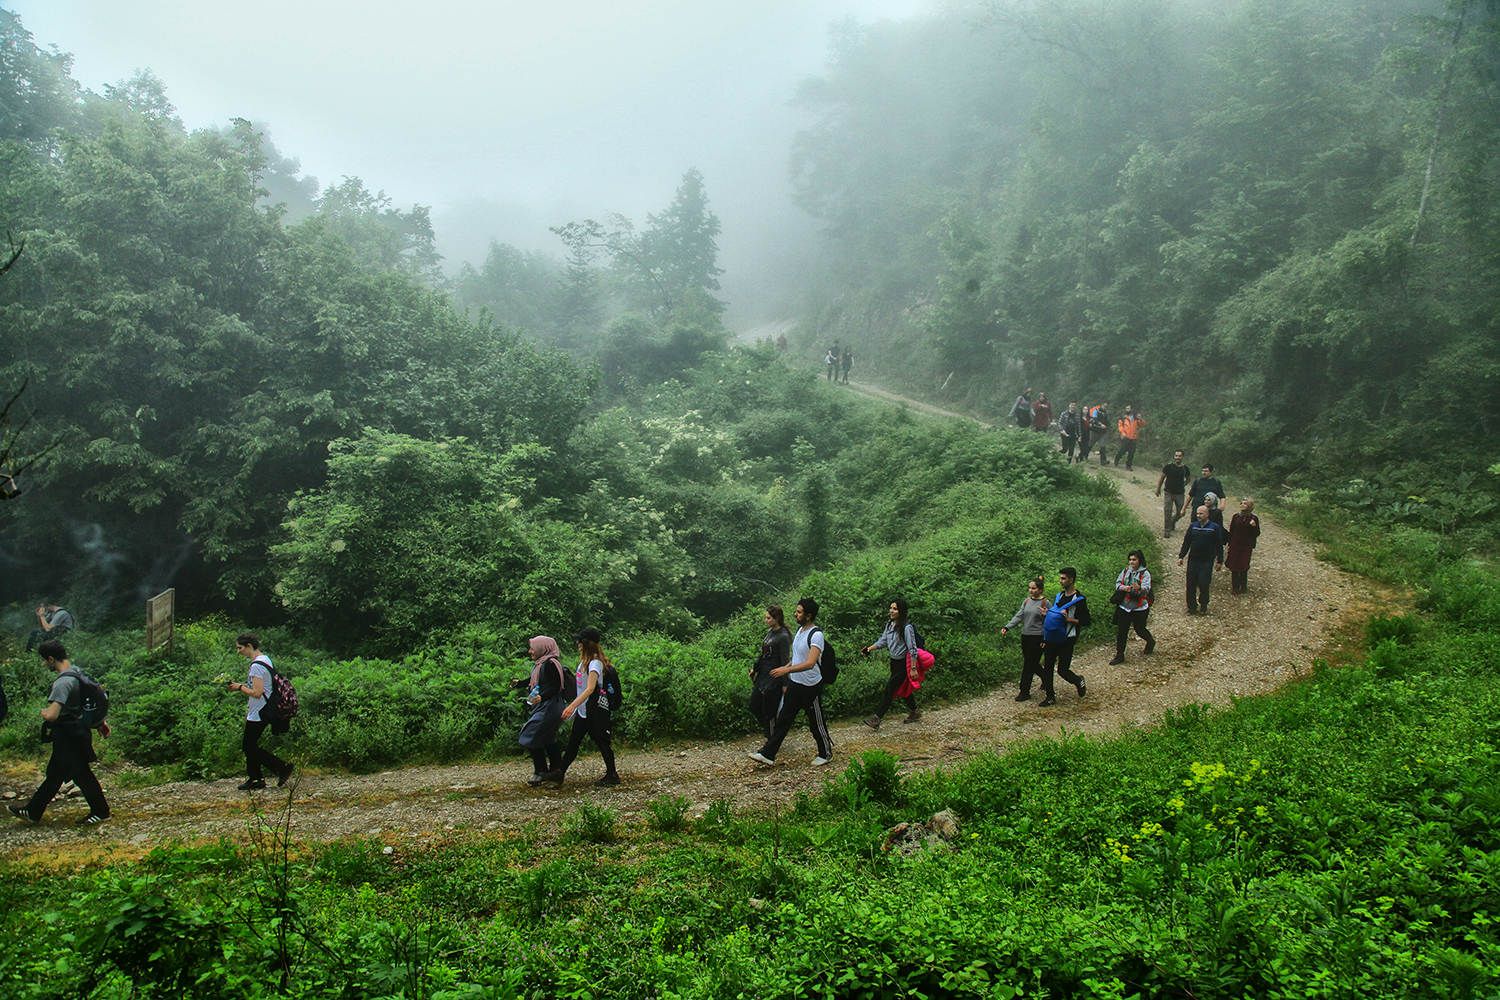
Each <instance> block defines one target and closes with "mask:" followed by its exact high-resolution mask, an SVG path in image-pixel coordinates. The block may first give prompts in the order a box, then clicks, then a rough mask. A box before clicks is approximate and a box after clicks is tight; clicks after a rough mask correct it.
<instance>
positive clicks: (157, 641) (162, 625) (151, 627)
mask: <svg viewBox="0 0 1500 1000" xmlns="http://www.w3.org/2000/svg"><path fill="white" fill-rule="evenodd" d="M176 596H177V591H176V590H170V589H169V590H163V591H162V592H161V593H160V594H157V595H156V596H155V597H153V598H151V599H150V600H148V601H147V602H146V651H147V652H148V653H149V652H151V651H153V650H156V649H159V648H161V647H162V646H166V647H167V652H169V653H170V652H171V651H172V606H173V604H174V603H175V601H176Z"/></svg>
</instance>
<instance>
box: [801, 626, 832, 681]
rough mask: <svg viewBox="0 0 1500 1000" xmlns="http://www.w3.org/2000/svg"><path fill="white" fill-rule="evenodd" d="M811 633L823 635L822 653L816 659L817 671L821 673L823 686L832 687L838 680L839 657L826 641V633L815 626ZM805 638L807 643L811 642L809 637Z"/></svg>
mask: <svg viewBox="0 0 1500 1000" xmlns="http://www.w3.org/2000/svg"><path fill="white" fill-rule="evenodd" d="M813 631H814V632H822V633H823V653H822V655H820V656H819V657H818V669H819V670H821V671H822V672H823V686H824V687H832V686H833V684H834V682H835V681H837V680H838V679H839V656H838V654H837V653H835V652H834V651H833V643H831V642H829V641H828V633H827V632H823V630H822V629H820V628H818V627H817V626H816V625H814V626H813ZM807 638H808V641H809V642H811V641H812V636H811V635H809V636H808V637H807Z"/></svg>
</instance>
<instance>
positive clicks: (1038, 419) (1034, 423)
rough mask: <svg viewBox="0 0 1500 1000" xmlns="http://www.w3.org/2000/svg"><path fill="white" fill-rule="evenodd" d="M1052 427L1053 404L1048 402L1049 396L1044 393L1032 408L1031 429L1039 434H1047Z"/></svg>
mask: <svg viewBox="0 0 1500 1000" xmlns="http://www.w3.org/2000/svg"><path fill="white" fill-rule="evenodd" d="M1051 426H1052V404H1051V403H1049V402H1047V394H1046V393H1045V392H1044V393H1042V394H1041V395H1040V396H1038V397H1037V400H1036V404H1035V405H1033V406H1032V408H1031V427H1032V429H1033V430H1035V431H1036V432H1038V433H1045V432H1046V430H1047V428H1049V427H1051Z"/></svg>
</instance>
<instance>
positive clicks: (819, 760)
mask: <svg viewBox="0 0 1500 1000" xmlns="http://www.w3.org/2000/svg"><path fill="white" fill-rule="evenodd" d="M832 763H833V758H832V757H814V758H813V762H812V766H813V767H822V766H823V765H824V764H832Z"/></svg>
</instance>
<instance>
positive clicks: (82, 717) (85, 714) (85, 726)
mask: <svg viewBox="0 0 1500 1000" xmlns="http://www.w3.org/2000/svg"><path fill="white" fill-rule="evenodd" d="M63 673H64V674H72V675H73V676H74V677H77V678H78V716H79V717H78V721H77V722H76V723H75V724H74V725H75V726H76V727H77V728H78V730H79V731H81V732H85V733H86V732H88V731H89V730H91V729H98V728H99V727H100V726H101V725H103V724H104V720H105V719H106V718H108V717H109V694H108V693H106V692H105V690H104V686H103V685H102V684H100V683H99V682H98V681H96V680H94V679H93V678H92V677H90V676H89V675H88V674H86V673H84V672H83V671H82V670H80V669H79V668H78V667H69V668H68V669H67V670H64V671H63Z"/></svg>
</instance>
